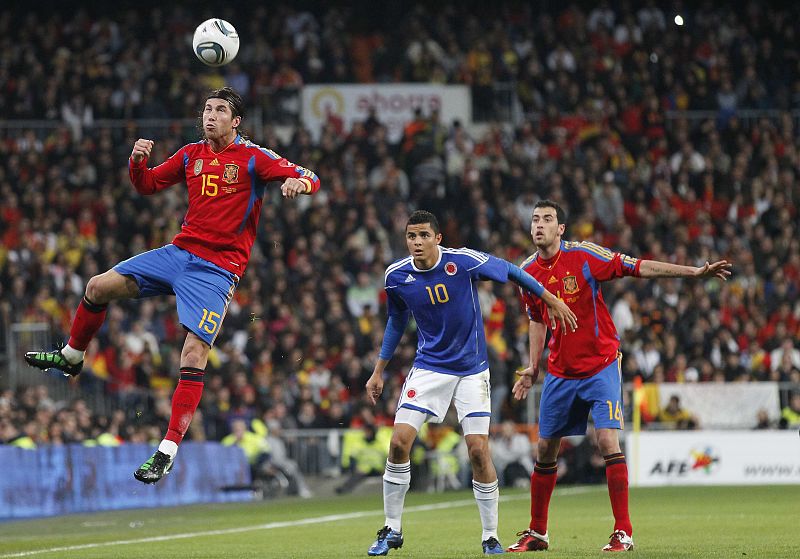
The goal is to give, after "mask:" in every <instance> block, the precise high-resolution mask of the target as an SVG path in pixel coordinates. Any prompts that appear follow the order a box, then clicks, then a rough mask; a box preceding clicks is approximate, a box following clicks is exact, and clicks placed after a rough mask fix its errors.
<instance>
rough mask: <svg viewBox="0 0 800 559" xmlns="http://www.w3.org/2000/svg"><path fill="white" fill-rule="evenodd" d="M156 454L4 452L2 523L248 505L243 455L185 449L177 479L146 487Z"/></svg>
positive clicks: (131, 449)
mask: <svg viewBox="0 0 800 559" xmlns="http://www.w3.org/2000/svg"><path fill="white" fill-rule="evenodd" d="M152 452H153V448H151V447H150V446H148V445H144V444H125V445H121V446H117V447H85V446H81V445H77V444H71V445H65V446H49V447H41V448H39V449H36V450H26V449H22V448H17V447H10V446H0V463H1V464H4V465H5V467H4V468H3V475H2V476H0V519H2V520H7V519H12V518H32V517H41V516H54V515H61V514H69V513H79V512H94V511H102V510H116V509H125V508H139V507H161V506H174V505H188V504H195V503H223V502H232V501H249V500H250V499H252V492H251V491H249V490H238V491H236V490H234V491H228V490H226V489H225V488H233V487H247V486H249V485H250V483H251V480H250V468H249V465H248V463H247V460H246V459H245V456H244V453H243V452H242V451H241V449H239V448H238V447H224V446H222V445H220V444H219V443H191V442H187V443H185V444H183V445H181V452H180V456H179V457H178V459H177V460H176V462H175V467H174V468H173V470H172V472H170V474H169V475H168V476H167V477H165V478H164V479H163V480H162V481H161V482H159V483H158V484H156V485H147V486H145V485H142V484H141V483H140V482H138V481H136V480H134V479H133V471H134V470H135V469H136V468H137V467H138V466H139V465H140V464H141V462H142V461H143V460H144V459H145V458H146V457H147V456H149V455H150V454H152Z"/></svg>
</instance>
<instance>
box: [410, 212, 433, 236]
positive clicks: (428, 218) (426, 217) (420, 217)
mask: <svg viewBox="0 0 800 559" xmlns="http://www.w3.org/2000/svg"><path fill="white" fill-rule="evenodd" d="M423 223H430V224H431V229H433V232H434V234H436V235H438V234H439V220H438V219H436V216H435V215H433V214H432V213H431V212H428V211H425V210H417V211H415V212H414V213H412V214H411V215H410V216H409V218H408V222H407V223H406V229H408V226H409V225H421V224H423Z"/></svg>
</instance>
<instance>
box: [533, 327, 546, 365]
mask: <svg viewBox="0 0 800 559" xmlns="http://www.w3.org/2000/svg"><path fill="white" fill-rule="evenodd" d="M546 339H547V326H546V325H545V324H542V323H541V322H534V321H533V320H531V321H530V322H529V323H528V344H529V348H528V352H529V357H530V366H531V367H532V368H534V367H537V368H538V366H539V360H540V359H541V358H542V352H543V351H544V342H545V340H546Z"/></svg>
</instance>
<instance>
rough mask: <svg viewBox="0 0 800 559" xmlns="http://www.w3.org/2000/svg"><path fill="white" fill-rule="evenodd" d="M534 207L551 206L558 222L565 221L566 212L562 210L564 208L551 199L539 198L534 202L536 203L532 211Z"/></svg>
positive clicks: (564, 222)
mask: <svg viewBox="0 0 800 559" xmlns="http://www.w3.org/2000/svg"><path fill="white" fill-rule="evenodd" d="M536 208H553V209H554V210H555V211H556V220H558V224H559V225H561V224H562V223H563V224H566V223H567V214H566V213H565V212H564V209H563V208H562V207H561V206H559V205H558V204H556V203H555V202H553V201H552V200H539V201H538V202H536V205H535V206H533V209H534V211H535V210H536Z"/></svg>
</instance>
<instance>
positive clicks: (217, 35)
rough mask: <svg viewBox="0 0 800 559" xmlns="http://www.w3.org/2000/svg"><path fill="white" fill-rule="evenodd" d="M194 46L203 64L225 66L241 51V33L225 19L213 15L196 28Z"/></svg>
mask: <svg viewBox="0 0 800 559" xmlns="http://www.w3.org/2000/svg"><path fill="white" fill-rule="evenodd" d="M192 48H193V49H194V54H195V55H196V56H197V58H199V59H200V62H202V63H203V64H207V65H209V66H224V65H225V64H227V63H228V62H230V61H231V60H233V59H234V58H236V53H238V52H239V34H238V33H236V29H234V28H233V25H231V24H230V23H228V22H227V21H225V20H224V19H219V18H216V17H213V18H211V19H207V20H206V21H204V22H203V23H201V24H200V25H198V26H197V29H195V30H194V38H193V39H192Z"/></svg>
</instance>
